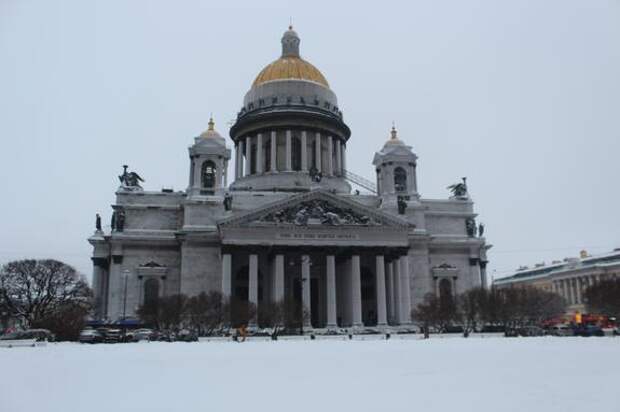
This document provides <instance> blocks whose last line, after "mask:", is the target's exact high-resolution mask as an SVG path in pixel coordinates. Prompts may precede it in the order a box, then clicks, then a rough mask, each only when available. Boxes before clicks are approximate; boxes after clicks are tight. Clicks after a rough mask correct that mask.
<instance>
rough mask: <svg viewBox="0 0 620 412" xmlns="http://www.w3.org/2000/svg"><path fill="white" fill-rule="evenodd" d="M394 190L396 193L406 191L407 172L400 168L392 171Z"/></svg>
mask: <svg viewBox="0 0 620 412" xmlns="http://www.w3.org/2000/svg"><path fill="white" fill-rule="evenodd" d="M394 190H396V191H397V192H406V191H407V172H406V171H405V169H403V168H402V167H397V168H396V169H394Z"/></svg>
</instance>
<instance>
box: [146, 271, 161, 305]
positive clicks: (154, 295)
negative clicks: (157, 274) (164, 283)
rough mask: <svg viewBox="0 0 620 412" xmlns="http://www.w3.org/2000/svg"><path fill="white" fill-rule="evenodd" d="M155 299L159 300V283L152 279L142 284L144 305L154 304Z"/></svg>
mask: <svg viewBox="0 0 620 412" xmlns="http://www.w3.org/2000/svg"><path fill="white" fill-rule="evenodd" d="M157 299H159V281H158V280H157V279H154V278H150V279H147V281H146V282H144V304H145V305H151V304H155V303H157Z"/></svg>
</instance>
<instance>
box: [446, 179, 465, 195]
mask: <svg viewBox="0 0 620 412" xmlns="http://www.w3.org/2000/svg"><path fill="white" fill-rule="evenodd" d="M462 179H463V181H462V182H461V183H455V184H453V185H450V186H448V190H449V191H451V192H452V196H453V197H460V198H466V197H467V178H466V177H463V178H462Z"/></svg>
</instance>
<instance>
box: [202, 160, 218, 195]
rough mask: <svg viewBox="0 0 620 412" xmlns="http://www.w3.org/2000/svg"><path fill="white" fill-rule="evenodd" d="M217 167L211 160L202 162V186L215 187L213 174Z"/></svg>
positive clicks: (206, 187)
mask: <svg viewBox="0 0 620 412" xmlns="http://www.w3.org/2000/svg"><path fill="white" fill-rule="evenodd" d="M216 172H217V168H216V167H215V163H213V162H212V161H211V160H207V161H206V162H204V163H203V164H202V187H204V188H205V189H212V188H214V187H215V175H216Z"/></svg>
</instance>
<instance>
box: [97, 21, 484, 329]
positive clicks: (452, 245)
mask: <svg viewBox="0 0 620 412" xmlns="http://www.w3.org/2000/svg"><path fill="white" fill-rule="evenodd" d="M299 45H300V39H299V36H298V35H297V33H296V32H295V31H294V30H293V29H292V28H289V30H288V31H286V32H285V33H284V36H283V37H282V55H281V57H279V58H278V59H277V60H275V61H274V62H273V63H271V64H269V65H268V66H266V67H265V68H264V69H263V70H262V71H261V72H260V73H259V74H258V75H257V77H256V79H255V80H254V82H253V83H252V85H251V87H250V89H249V91H248V92H247V93H246V95H245V97H244V99H243V106H242V108H241V110H240V111H239V113H238V115H237V119H236V122H235V123H234V124H233V125H232V127H231V128H230V132H229V137H228V139H226V138H224V137H223V136H221V135H220V134H219V133H218V132H217V131H216V128H215V124H214V122H213V120H212V119H211V120H210V121H209V124H208V128H207V130H206V131H205V132H204V133H202V134H201V135H199V136H198V137H196V138H194V142H193V144H192V145H191V146H190V147H189V152H188V155H189V156H188V186H187V189H186V190H185V191H181V192H173V191H171V190H162V191H147V190H143V189H142V188H141V187H140V185H139V182H140V177H139V176H138V175H137V174H136V173H133V172H131V173H129V172H127V168H125V169H126V170H125V172H124V173H123V175H121V176H120V180H121V185H120V187H119V188H118V190H117V192H116V202H115V204H114V205H112V209H113V222H112V230H111V231H105V232H104V231H103V230H100V229H98V230H97V231H96V233H95V234H94V235H93V236H91V237H90V238H89V242H90V243H91V244H92V246H93V256H92V260H93V263H94V267H93V287H94V290H95V295H96V297H97V315H98V317H100V318H107V319H111V320H115V319H119V318H122V317H128V316H134V315H135V311H136V309H137V308H138V307H139V306H140V305H142V304H144V303H145V302H147V301H148V300H149V299H155V298H156V297H158V296H164V295H171V294H178V293H183V294H186V295H189V296H193V295H197V294H199V293H201V292H208V291H212V290H216V291H221V292H222V293H223V294H224V295H225V296H226V297H232V298H236V299H241V300H244V301H249V302H252V303H255V304H256V305H258V307H260V305H261V304H264V303H265V302H270V301H271V302H273V301H281V300H283V299H286V298H289V299H291V298H292V299H295V300H296V301H297V302H300V303H301V304H302V305H303V306H304V307H305V308H306V310H307V311H308V313H309V314H310V316H308V319H307V320H306V325H305V327H304V330H310V328H315V329H317V328H323V329H330V328H336V327H354V328H355V327H362V326H378V327H383V326H387V325H391V326H394V327H398V326H400V327H408V325H410V323H411V319H410V313H411V309H412V308H413V307H415V305H416V304H418V303H420V302H421V301H422V300H423V298H424V296H425V295H426V294H427V293H438V294H439V293H450V294H456V293H459V292H463V291H465V290H467V289H469V288H472V287H478V286H481V285H486V265H487V253H486V252H487V249H488V248H489V246H488V245H487V244H486V243H485V239H484V237H482V236H480V235H481V233H480V234H479V233H478V231H479V228H478V226H477V224H476V221H475V218H476V213H475V212H474V204H473V202H472V200H471V198H470V196H469V194H468V190H467V185H466V181H465V179H463V182H462V183H459V184H457V185H453V187H452V196H450V197H446V198H445V199H426V198H423V197H422V196H421V193H420V190H419V188H418V181H417V174H418V168H417V159H418V157H417V155H416V154H415V153H414V151H413V150H412V147H411V146H409V145H407V144H406V143H405V141H404V140H402V139H401V138H400V137H399V136H398V134H397V131H396V129H395V128H392V131H391V133H390V135H389V136H388V138H387V140H386V141H385V143H384V144H383V145H382V146H380V147H378V148H377V149H378V150H377V152H376V153H375V154H374V158H373V160H372V167H373V170H374V173H373V174H374V175H375V176H376V180H375V182H370V181H368V180H366V179H364V178H362V177H360V176H358V175H356V174H354V173H352V172H351V171H350V170H349V169H348V168H347V153H348V150H347V149H348V148H349V147H351V145H355V144H360V142H359V141H358V142H356V139H355V137H354V136H353V135H352V133H351V130H350V129H349V127H348V126H347V125H346V123H345V121H344V116H343V113H342V110H341V109H340V106H339V103H338V100H337V97H336V94H335V93H334V91H333V90H332V88H331V86H330V85H329V83H328V82H327V79H326V78H325V76H324V75H323V74H322V73H321V72H320V71H319V70H318V69H317V68H316V67H315V66H313V65H312V64H311V63H309V62H308V61H306V60H304V59H302V58H301V56H300V52H299ZM365 144H367V143H365ZM371 154H372V153H370V152H369V165H368V166H369V167H371V165H370V158H371ZM229 164H230V165H231V166H232V167H231V168H229ZM162 166H163V165H162ZM229 169H231V170H233V171H234V173H232V176H229V175H228V172H229ZM351 184H354V185H355V186H356V187H358V188H360V189H362V190H361V192H360V190H355V191H352V187H351ZM362 192H363V193H362ZM480 231H481V230H480Z"/></svg>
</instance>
